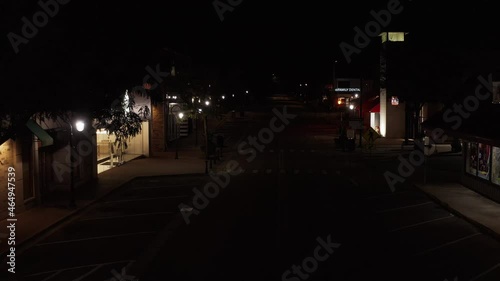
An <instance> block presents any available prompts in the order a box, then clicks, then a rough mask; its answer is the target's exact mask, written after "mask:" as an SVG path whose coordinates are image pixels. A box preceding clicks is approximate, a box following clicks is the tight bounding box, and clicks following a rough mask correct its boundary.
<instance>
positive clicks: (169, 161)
mask: <svg viewBox="0 0 500 281" xmlns="http://www.w3.org/2000/svg"><path fill="white" fill-rule="evenodd" d="M226 120H227V119H226V118H224V119H222V120H217V119H213V120H210V122H209V123H208V125H209V128H215V127H217V126H220V125H221V124H222V123H223V122H225V121H226ZM194 139H195V136H194V133H193V134H191V135H190V136H188V137H186V138H183V139H181V142H180V144H181V145H180V146H179V150H178V155H179V159H175V149H172V148H171V149H169V150H168V151H167V152H166V153H164V154H162V156H161V157H150V158H139V159H135V160H132V161H129V162H126V163H125V164H124V165H122V166H118V167H115V168H113V169H110V170H108V171H105V172H102V173H100V174H98V183H97V184H96V185H92V186H88V187H85V188H88V190H85V193H86V194H83V195H82V196H79V195H78V194H77V196H76V199H77V200H76V204H77V208H75V209H69V208H64V207H49V206H36V207H34V208H31V209H29V210H27V211H24V212H22V213H19V214H17V215H16V218H17V222H16V229H15V234H16V237H15V241H16V253H17V254H19V253H21V252H22V251H23V247H24V246H27V244H30V243H31V242H35V241H36V239H38V238H39V237H40V236H41V235H43V234H46V233H48V232H50V231H51V230H52V229H53V228H54V227H55V226H58V225H60V224H62V223H64V222H65V221H67V220H68V219H70V218H71V217H72V216H73V215H75V214H78V213H80V212H82V211H83V210H84V209H85V208H86V207H88V206H89V205H91V204H92V203H94V202H96V201H97V200H99V199H100V198H102V197H104V196H106V195H107V194H109V193H110V192H112V191H113V190H115V189H116V188H118V187H120V186H122V185H123V184H126V183H127V182H129V181H131V180H133V179H134V178H136V177H150V176H164V175H179V174H205V161H204V154H203V152H202V151H201V150H200V148H199V146H195V145H194ZM182 144H183V145H182ZM68 196H69V194H68ZM68 201H69V197H68ZM9 224H10V222H9V223H8V222H7V219H5V220H2V221H0V254H1V255H2V256H4V255H6V252H7V250H8V249H9V248H10V247H11V246H10V245H8V244H7V240H6V239H7V237H8V236H6V233H7V225H9Z"/></svg>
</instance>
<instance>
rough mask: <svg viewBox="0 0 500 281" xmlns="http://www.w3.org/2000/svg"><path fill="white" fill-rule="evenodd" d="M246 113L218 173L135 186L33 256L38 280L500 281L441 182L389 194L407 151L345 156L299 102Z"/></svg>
mask: <svg viewBox="0 0 500 281" xmlns="http://www.w3.org/2000/svg"><path fill="white" fill-rule="evenodd" d="M285 105H286V108H284V107H283V106H285ZM273 109H276V110H277V111H278V112H280V114H281V115H280V114H277V113H276V110H275V111H273ZM245 116H248V119H242V120H240V121H234V122H242V124H243V123H244V124H245V127H244V128H243V127H242V126H239V125H238V126H235V125H234V124H231V125H229V126H227V127H226V128H224V129H221V131H224V132H225V133H226V134H229V135H231V136H232V137H234V138H233V141H232V144H231V145H230V146H229V147H228V149H227V151H225V153H224V155H223V161H222V162H218V163H217V164H216V166H215V167H214V171H216V172H218V173H219V174H218V176H217V177H216V175H215V174H210V175H182V176H181V175H179V176H169V177H144V178H140V179H136V180H134V181H132V182H130V183H128V184H125V185H123V186H122V187H120V188H118V189H117V190H116V191H114V192H113V193H110V194H109V195H108V196H106V197H105V198H103V199H102V200H100V201H99V202H96V203H94V204H92V205H91V207H90V208H88V210H87V211H86V212H84V213H82V214H80V215H78V216H75V217H74V218H73V219H72V220H71V221H68V222H67V223H66V224H65V225H63V226H60V227H58V228H56V229H54V230H53V231H52V232H51V233H50V234H48V235H47V236H46V237H44V239H42V240H40V241H39V242H38V243H37V244H36V245H33V246H32V247H31V248H29V249H27V250H26V251H25V252H23V254H22V255H21V256H20V257H19V264H22V265H23V268H22V269H20V270H21V272H23V274H24V275H25V276H26V279H25V280H29V281H31V280H33V281H34V280H46V281H54V280H65V281H67V280H78V281H86V280H93V281H95V280H134V278H135V279H137V280H141V281H156V280H184V281H191V280H193V281H195V280H196V281H198V280H293V281H297V280H373V279H376V280H439V281H442V280H457V281H458V280H471V281H472V280H481V281H485V280H499V279H500V243H499V241H498V240H496V239H494V238H493V237H492V236H490V235H489V234H488V233H486V232H485V231H484V230H483V229H481V228H479V227H477V226H476V225H474V224H472V223H470V222H469V221H467V220H466V219H464V218H462V217H460V216H457V215H455V214H454V213H453V212H451V211H450V210H449V209H447V208H445V207H443V206H441V205H439V204H438V203H437V202H436V201H435V200H433V198H431V197H430V196H428V195H427V194H426V193H424V192H422V191H421V190H420V189H419V188H416V187H415V185H414V183H415V182H418V181H420V180H421V179H422V178H423V176H424V175H425V176H426V180H428V181H434V182H439V180H443V179H442V173H430V174H429V173H426V172H425V170H424V168H425V167H418V168H417V169H416V170H415V171H414V173H412V174H411V176H409V177H408V178H407V179H406V180H405V181H404V182H402V183H399V184H398V185H397V186H396V188H395V189H394V190H393V189H391V188H390V185H389V184H388V182H387V179H386V177H385V176H384V175H385V173H386V172H388V171H397V169H398V165H399V163H400V157H408V154H409V152H408V151H406V152H404V151H400V150H394V151H385V152H384V153H372V154H371V155H370V154H365V153H358V152H353V153H349V152H343V151H339V150H336V149H335V148H334V147H333V143H328V142H327V141H325V140H328V139H331V140H333V138H334V134H335V131H334V130H333V129H332V128H333V127H334V124H333V123H335V120H334V119H332V118H331V116H326V115H324V114H318V113H317V112H314V111H310V110H309V108H307V106H306V105H304V104H303V103H301V102H298V101H295V100H293V99H291V98H287V97H275V98H274V99H271V100H269V101H268V102H267V103H266V104H265V106H261V107H260V109H259V110H253V111H249V112H248V114H245ZM279 116H281V117H279ZM283 116H288V117H289V118H284V117H283ZM292 116H294V117H293V118H292ZM325 116H326V117H325ZM280 122H281V123H280ZM285 123H286V124H285ZM280 125H284V126H283V127H281V126H280ZM281 128H282V129H281ZM268 129H270V130H268ZM270 132H272V133H270ZM252 139H253V141H252ZM255 141H257V143H255ZM251 143H253V144H251ZM453 157H460V156H449V157H442V158H439V157H434V158H433V159H432V161H429V162H428V163H427V165H428V166H430V167H434V168H435V169H437V170H439V168H440V167H441V170H443V171H444V172H446V171H448V172H450V173H453V172H456V171H455V170H456V169H458V168H457V166H454V165H457V164H456V163H457V159H456V158H453ZM444 167H447V169H445V168H444ZM427 168H429V167H427ZM125 268H126V270H125ZM18 276H20V275H18ZM112 278H115V279H112ZM119 278H121V279H119ZM18 280H21V279H18Z"/></svg>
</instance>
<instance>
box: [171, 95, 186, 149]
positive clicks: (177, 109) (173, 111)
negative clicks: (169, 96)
mask: <svg viewBox="0 0 500 281" xmlns="http://www.w3.org/2000/svg"><path fill="white" fill-rule="evenodd" d="M180 110H181V107H180V106H179V105H177V104H176V105H174V106H172V107H171V108H170V114H172V115H174V117H175V121H176V122H175V123H176V124H175V128H176V134H177V136H178V137H179V139H180V136H179V117H180V114H181V113H182V112H180ZM182 116H184V114H182ZM181 119H182V118H181ZM179 139H177V140H176V141H175V159H179Z"/></svg>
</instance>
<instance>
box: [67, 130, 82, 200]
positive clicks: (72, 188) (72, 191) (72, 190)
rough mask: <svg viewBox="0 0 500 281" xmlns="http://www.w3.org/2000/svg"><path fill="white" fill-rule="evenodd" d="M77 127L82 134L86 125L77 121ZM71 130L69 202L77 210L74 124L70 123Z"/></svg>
mask: <svg viewBox="0 0 500 281" xmlns="http://www.w3.org/2000/svg"><path fill="white" fill-rule="evenodd" d="M75 125H76V130H77V131H78V132H81V131H83V130H84V129H85V123H84V122H83V121H77V122H76V123H75ZM69 129H70V136H69V146H70V151H69V153H70V157H69V161H70V163H69V164H70V195H71V197H70V201H69V207H70V208H76V199H75V167H74V165H73V163H71V154H72V153H73V150H75V149H76V148H75V146H74V143H73V124H71V122H69Z"/></svg>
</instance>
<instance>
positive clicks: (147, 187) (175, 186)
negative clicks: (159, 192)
mask: <svg viewBox="0 0 500 281" xmlns="http://www.w3.org/2000/svg"><path fill="white" fill-rule="evenodd" d="M178 187H193V184H179V185H167V186H137V187H132V188H128V189H127V190H140V189H158V188H178Z"/></svg>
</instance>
